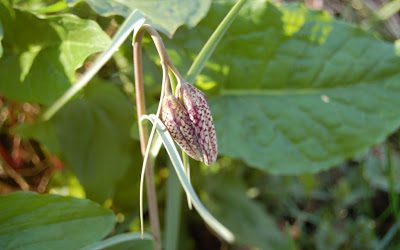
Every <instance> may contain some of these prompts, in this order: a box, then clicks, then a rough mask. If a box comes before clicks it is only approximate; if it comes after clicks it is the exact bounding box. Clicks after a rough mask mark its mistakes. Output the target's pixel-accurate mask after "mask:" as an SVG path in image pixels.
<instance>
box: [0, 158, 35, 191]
mask: <svg viewBox="0 0 400 250" xmlns="http://www.w3.org/2000/svg"><path fill="white" fill-rule="evenodd" d="M0 166H1V167H2V168H3V169H4V172H5V173H6V174H7V175H8V176H10V177H11V178H12V179H13V180H14V181H15V182H16V183H17V184H18V186H19V187H20V188H21V189H22V190H24V191H28V190H29V184H28V183H27V182H26V181H25V179H24V178H23V177H22V176H21V175H19V174H18V173H17V171H15V170H14V169H13V168H12V167H10V166H8V165H7V164H2V165H0Z"/></svg>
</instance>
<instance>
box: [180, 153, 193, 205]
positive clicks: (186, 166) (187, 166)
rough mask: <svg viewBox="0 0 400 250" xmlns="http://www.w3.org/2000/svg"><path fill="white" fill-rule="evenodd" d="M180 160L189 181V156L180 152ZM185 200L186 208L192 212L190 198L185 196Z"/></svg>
mask: <svg viewBox="0 0 400 250" xmlns="http://www.w3.org/2000/svg"><path fill="white" fill-rule="evenodd" d="M182 160H183V166H184V167H185V170H186V176H187V177H188V179H189V181H190V162H189V156H188V155H187V154H186V153H185V152H183V151H182ZM186 200H187V203H188V207H189V209H190V210H192V201H191V200H190V196H189V195H186Z"/></svg>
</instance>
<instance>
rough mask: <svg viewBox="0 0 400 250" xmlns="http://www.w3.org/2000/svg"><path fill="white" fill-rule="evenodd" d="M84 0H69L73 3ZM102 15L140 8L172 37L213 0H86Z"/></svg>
mask: <svg viewBox="0 0 400 250" xmlns="http://www.w3.org/2000/svg"><path fill="white" fill-rule="evenodd" d="M79 1H82V0H68V1H67V2H69V3H71V4H73V3H76V2H79ZM86 2H87V3H88V4H89V5H90V6H91V7H92V8H93V9H94V10H95V11H96V12H97V13H99V14H100V15H105V16H109V15H116V14H117V15H122V16H124V17H127V16H128V15H129V14H130V13H131V12H132V11H133V10H135V9H139V10H140V11H141V12H143V14H144V15H145V16H146V17H147V18H148V22H149V23H150V24H151V25H153V26H154V27H156V28H157V29H158V30H160V31H162V32H164V33H165V34H167V35H168V36H170V37H172V35H173V34H174V33H175V31H176V29H177V28H178V27H179V26H181V25H183V24H186V25H187V26H188V27H190V28H192V27H194V26H195V25H196V24H197V23H198V22H199V21H200V20H201V19H202V18H203V17H204V16H205V15H206V13H207V11H208V9H209V7H210V3H211V0H191V1H180V0H167V1H165V0H155V1H154V0H153V1H148V0H133V1H132V0H123V1H107V0H86Z"/></svg>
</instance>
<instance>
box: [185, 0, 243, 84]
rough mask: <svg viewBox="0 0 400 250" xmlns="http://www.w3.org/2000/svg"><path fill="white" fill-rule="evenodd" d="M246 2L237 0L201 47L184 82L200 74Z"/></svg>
mask: <svg viewBox="0 0 400 250" xmlns="http://www.w3.org/2000/svg"><path fill="white" fill-rule="evenodd" d="M245 2H246V0H239V1H237V2H236V4H235V5H234V6H233V7H232V9H231V10H230V11H229V13H228V14H227V15H226V16H225V18H224V19H223V20H222V22H221V23H220V24H219V25H218V27H217V28H216V29H215V31H214V33H213V34H212V35H211V36H210V38H209V39H208V41H207V42H206V44H205V45H204V46H203V48H202V49H201V51H200V52H199V54H197V56H196V58H195V59H194V61H193V63H192V66H190V68H189V71H188V72H187V77H186V80H187V81H188V82H190V83H193V81H194V80H195V79H196V77H197V76H198V75H199V74H200V72H201V71H202V70H203V68H204V66H205V65H206V62H207V60H208V59H209V58H210V56H211V55H212V53H213V52H214V50H215V48H216V47H217V45H218V43H219V41H220V40H221V38H222V37H223V36H224V34H225V32H226V31H227V30H228V28H229V27H230V26H231V24H232V22H233V20H235V18H236V17H237V15H238V14H239V11H240V9H241V8H242V6H243V4H244V3H245Z"/></svg>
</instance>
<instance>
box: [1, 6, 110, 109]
mask: <svg viewBox="0 0 400 250" xmlns="http://www.w3.org/2000/svg"><path fill="white" fill-rule="evenodd" d="M0 21H1V22H2V24H3V29H4V39H3V49H4V54H3V57H2V58H1V59H0V76H1V80H0V92H1V93H2V94H3V95H5V96H6V97H8V98H10V99H14V100H17V101H30V102H37V103H41V104H50V103H52V102H53V101H55V99H56V98H57V97H59V96H60V95H61V94H62V93H63V92H64V91H65V90H66V89H67V88H68V87H69V86H70V84H71V82H73V81H74V79H75V77H74V74H75V70H76V69H77V68H79V67H80V66H81V65H82V64H83V62H84V60H85V59H86V58H87V57H88V56H89V55H91V54H93V53H95V52H98V51H101V50H104V49H106V48H107V46H108V45H109V42H110V39H109V37H108V36H107V35H106V34H105V33H104V32H103V31H102V30H101V28H100V27H99V26H98V24H97V23H95V22H93V21H89V20H83V19H80V18H78V17H76V16H73V15H70V14H66V15H58V16H52V17H46V18H44V17H38V16H35V15H34V14H32V13H29V12H26V11H22V10H18V9H13V8H12V7H11V6H9V5H7V4H4V2H0ZM22 31H23V32H22Z"/></svg>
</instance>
